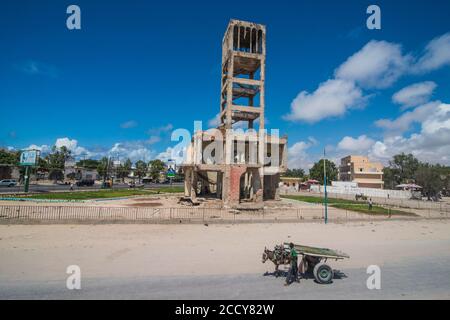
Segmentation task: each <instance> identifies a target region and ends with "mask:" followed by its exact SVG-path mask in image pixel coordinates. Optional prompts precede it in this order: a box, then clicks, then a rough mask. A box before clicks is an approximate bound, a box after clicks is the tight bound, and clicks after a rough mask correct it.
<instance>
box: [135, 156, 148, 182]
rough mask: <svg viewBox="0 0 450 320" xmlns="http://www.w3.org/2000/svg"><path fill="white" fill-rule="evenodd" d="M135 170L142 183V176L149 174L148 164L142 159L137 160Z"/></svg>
mask: <svg viewBox="0 0 450 320" xmlns="http://www.w3.org/2000/svg"><path fill="white" fill-rule="evenodd" d="M135 172H136V175H137V177H138V178H139V183H141V179H142V177H145V175H146V174H147V164H146V163H145V162H144V161H142V160H139V161H137V162H136V171H135Z"/></svg>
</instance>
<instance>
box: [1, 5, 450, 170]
mask: <svg viewBox="0 0 450 320" xmlns="http://www.w3.org/2000/svg"><path fill="white" fill-rule="evenodd" d="M231 3H234V5H232V4H230V5H224V4H223V2H219V1H170V2H167V1H166V2H157V1H143V0H142V1H136V0H135V1H93V0H90V1H81V0H76V1H73V2H67V1H22V0H18V1H8V2H5V3H2V10H0V39H1V50H0V108H1V114H2V116H1V119H2V125H1V126H0V146H3V147H13V148H16V149H21V148H26V147H29V146H38V147H41V148H44V149H45V148H47V147H50V146H52V145H53V144H55V143H56V142H57V144H58V145H67V146H69V147H70V148H72V150H73V153H74V154H77V155H79V156H81V155H84V154H87V155H88V156H94V157H99V156H101V155H104V154H108V153H111V152H113V153H116V154H118V155H119V156H122V157H124V156H126V155H130V156H131V157H132V158H133V160H137V159H138V158H143V159H144V158H145V159H146V160H149V158H154V157H157V156H163V154H161V153H164V152H165V151H167V148H168V147H171V146H174V145H175V142H171V141H170V133H171V132H172V130H173V129H175V128H187V129H191V130H192V128H193V121H194V120H203V121H204V123H205V125H207V123H208V121H209V120H211V119H213V118H214V116H215V115H216V114H217V112H218V110H219V92H220V61H221V40H222V37H223V33H224V31H225V28H226V26H227V24H228V21H229V19H231V18H235V19H242V20H248V21H254V22H258V23H263V24H265V25H266V26H267V66H266V117H267V118H268V119H269V127H270V128H279V129H280V132H281V133H282V134H287V135H288V136H289V146H290V150H289V156H290V160H289V162H290V166H291V167H304V168H307V167H308V166H310V165H311V163H313V162H314V161H315V160H317V159H318V158H319V157H320V154H321V153H322V150H323V148H324V147H326V148H327V152H328V153H329V155H330V156H331V157H333V158H335V159H337V158H339V157H340V156H342V155H345V154H350V153H358V154H366V155H369V156H370V157H371V158H374V159H376V160H380V161H383V162H386V161H387V159H388V158H389V157H390V156H392V154H395V153H397V152H401V151H405V152H413V153H414V154H415V155H416V156H418V157H419V158H421V159H422V160H424V161H431V162H441V163H446V164H450V155H449V154H450V111H448V103H450V81H449V80H450V53H449V52H450V34H449V32H450V20H449V19H448V13H449V12H450V2H448V1H444V0H442V1H439V0H435V1H398V0H397V1H376V2H372V1H282V0H280V1H258V2H257V3H256V2H245V1H231ZM70 4H76V5H78V6H79V7H80V8H81V25H82V28H81V30H68V29H67V28H66V18H67V16H68V15H67V14H66V8H67V6H68V5H70ZM370 4H377V5H379V6H380V8H381V21H382V22H381V23H382V29H381V30H368V29H367V27H366V19H367V17H368V15H367V14H366V8H367V7H368V5H370ZM433 41H434V42H433ZM352 57H353V59H352ZM411 85H416V86H413V87H410V88H409V89H406V90H404V91H403V92H402V94H399V95H397V99H394V100H393V96H394V95H395V94H396V93H397V92H399V91H400V90H401V89H403V88H405V87H409V86H411ZM302 92H303V93H302ZM299 94H300V96H299ZM296 98H297V99H296ZM408 99H409V100H408ZM411 99H412V100H413V102H411ZM419 102H420V103H419ZM405 104H406V105H408V106H405ZM409 104H412V105H409ZM386 119H387V120H386ZM380 120H381V121H380ZM57 139H59V140H57Z"/></svg>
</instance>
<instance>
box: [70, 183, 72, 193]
mask: <svg viewBox="0 0 450 320" xmlns="http://www.w3.org/2000/svg"><path fill="white" fill-rule="evenodd" d="M70 191H73V182H71V183H70Z"/></svg>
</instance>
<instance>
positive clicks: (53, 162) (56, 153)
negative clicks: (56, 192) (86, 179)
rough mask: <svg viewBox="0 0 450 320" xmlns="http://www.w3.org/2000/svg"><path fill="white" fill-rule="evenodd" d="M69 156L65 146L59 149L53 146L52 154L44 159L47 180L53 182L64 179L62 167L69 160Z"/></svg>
mask: <svg viewBox="0 0 450 320" xmlns="http://www.w3.org/2000/svg"><path fill="white" fill-rule="evenodd" d="M70 154H71V152H70V150H69V149H67V147H65V146H62V147H61V148H58V147H56V146H53V148H52V152H51V153H49V154H48V155H47V156H46V157H45V160H46V162H47V166H48V170H49V179H51V180H55V182H56V181H58V180H63V179H64V173H63V170H64V165H65V163H66V161H67V160H68V159H69V158H70Z"/></svg>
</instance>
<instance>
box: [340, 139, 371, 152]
mask: <svg viewBox="0 0 450 320" xmlns="http://www.w3.org/2000/svg"><path fill="white" fill-rule="evenodd" d="M374 143H375V141H374V140H373V139H371V138H369V137H367V136H366V135H361V136H359V137H358V138H356V139H355V138H352V137H349V136H346V137H344V138H343V139H342V140H341V141H340V142H339V143H338V146H337V147H338V149H339V150H342V151H349V152H356V153H361V152H366V151H367V150H369V149H370V148H371V147H372V146H373V144H374Z"/></svg>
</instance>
